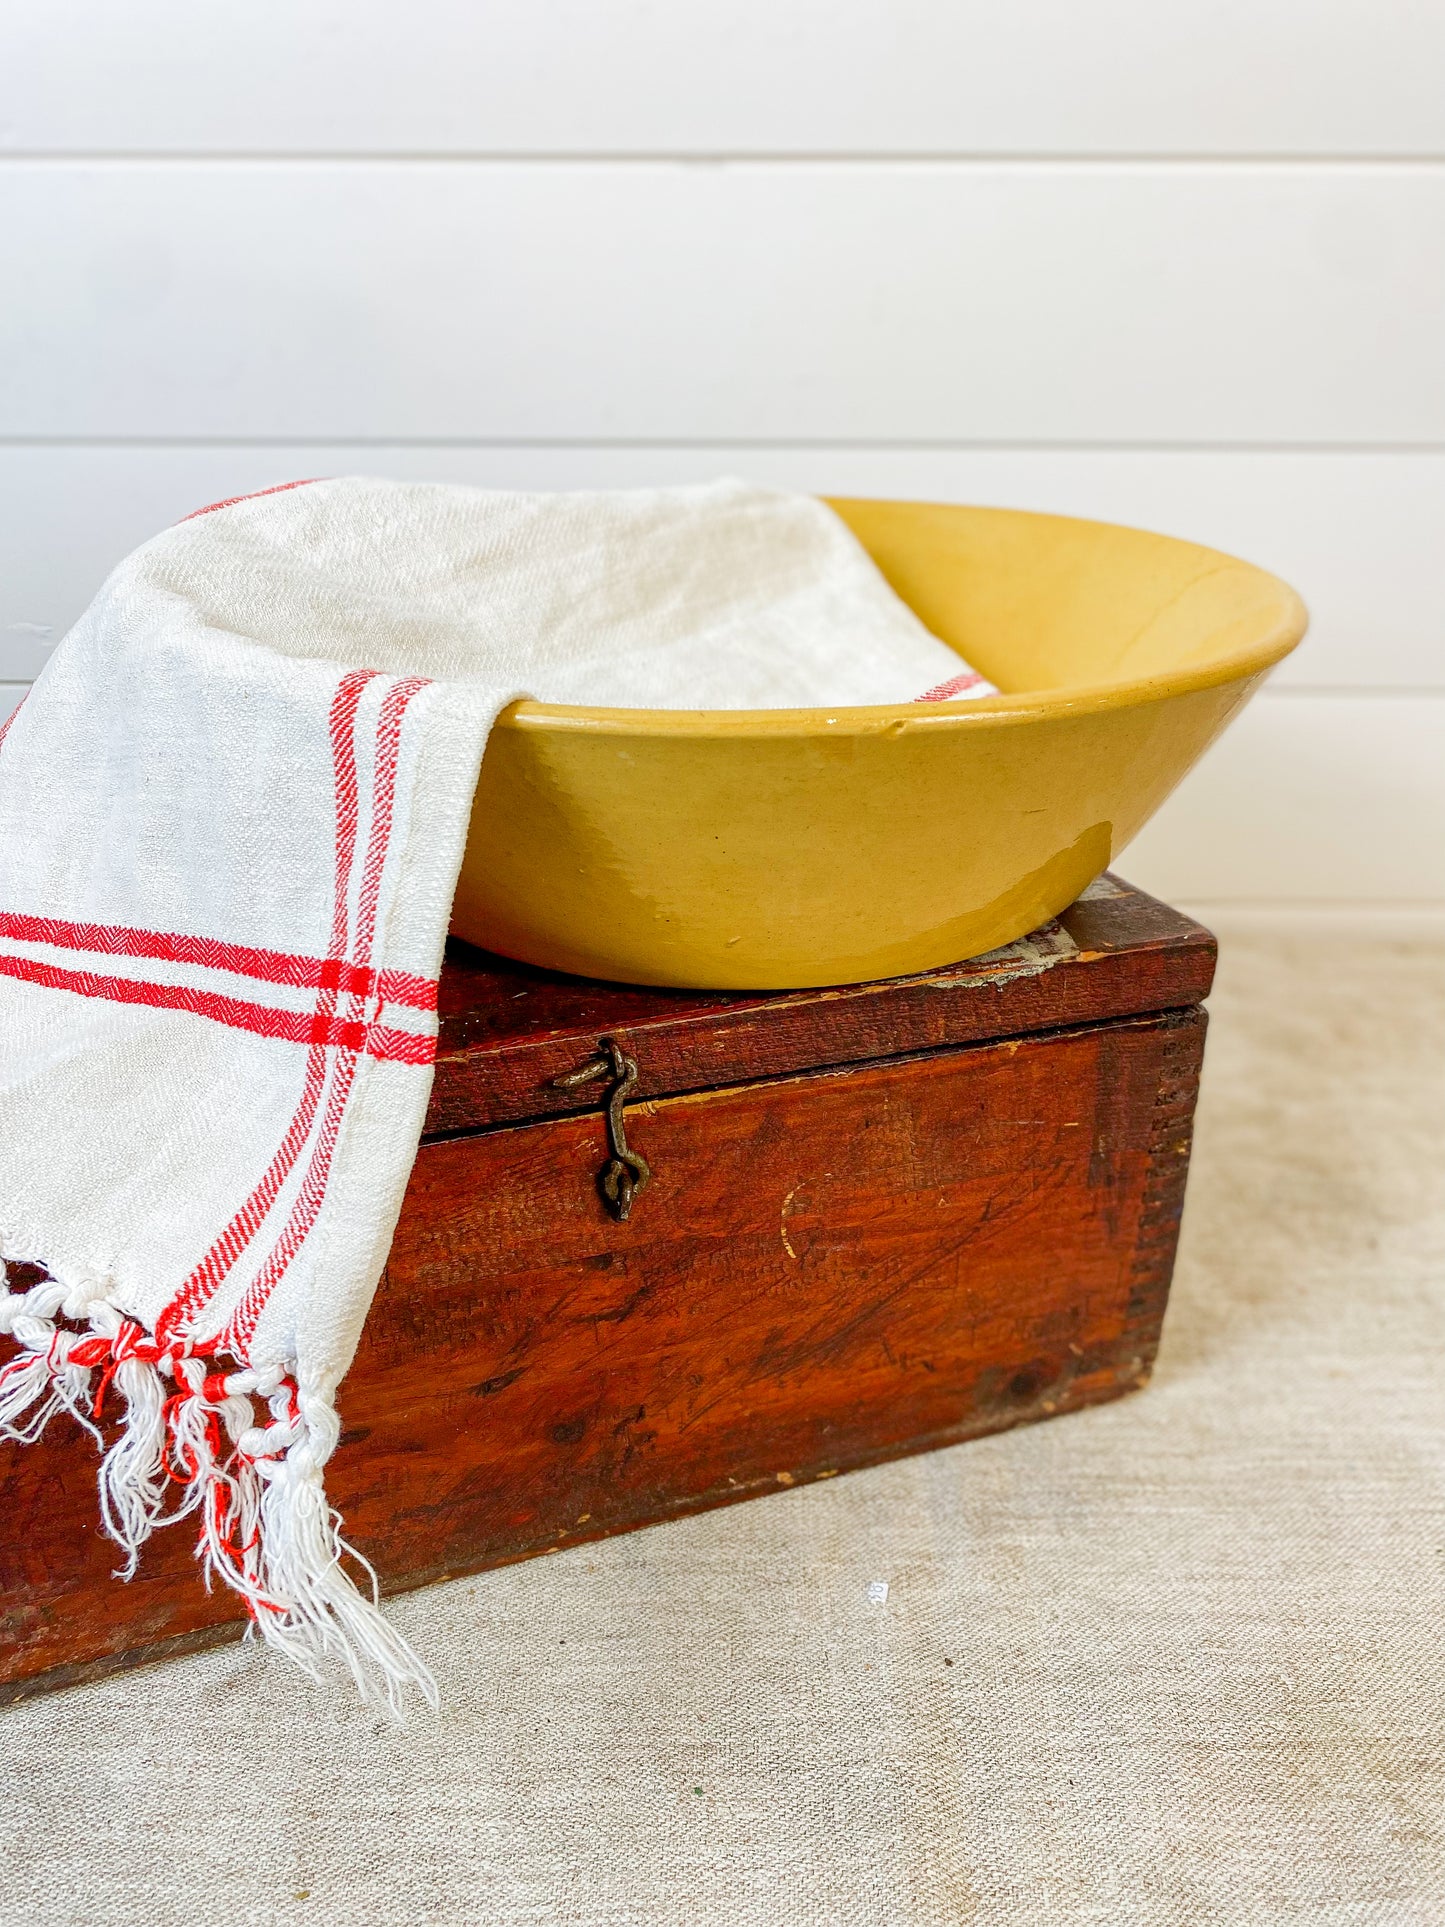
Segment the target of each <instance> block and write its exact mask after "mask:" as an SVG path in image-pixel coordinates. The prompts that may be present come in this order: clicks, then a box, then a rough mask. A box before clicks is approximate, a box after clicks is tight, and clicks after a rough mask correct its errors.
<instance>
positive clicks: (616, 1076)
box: [552, 1037, 652, 1223]
mask: <svg viewBox="0 0 1445 1927" xmlns="http://www.w3.org/2000/svg"><path fill="white" fill-rule="evenodd" d="M608 1077H610V1078H611V1079H612V1089H611V1090H610V1091H609V1092H608V1093H607V1143H608V1147H609V1149H610V1150H611V1152H612V1161H611V1163H610V1164H609V1165H608V1166H607V1168H606V1170H605V1171H603V1172H602V1173H601V1175H600V1176H599V1177H598V1180H597V1183H598V1187H599V1189H600V1190H601V1192H602V1195H603V1197H604V1198H605V1199H606V1200H607V1204H608V1208H609V1209H610V1210H611V1212H612V1215H613V1217H614V1218H616V1219H617V1220H618V1221H619V1222H620V1223H626V1221H627V1219H628V1218H629V1217H631V1215H632V1203H633V1199H634V1198H636V1196H637V1194H638V1192H639V1191H641V1190H642V1189H643V1187H644V1185H646V1184H647V1183H648V1181H649V1179H650V1178H651V1177H652V1168H651V1166H650V1165H649V1164H648V1162H647V1159H646V1158H645V1157H643V1156H641V1155H640V1153H638V1152H637V1151H634V1150H632V1149H631V1148H630V1147H629V1145H628V1142H627V1131H626V1128H625V1126H624V1124H623V1121H622V1107H623V1105H624V1104H625V1103H626V1102H627V1100H628V1098H629V1097H631V1095H632V1093H633V1091H635V1090H636V1088H637V1059H636V1058H635V1057H628V1056H625V1055H624V1053H623V1050H622V1046H621V1045H620V1044H619V1043H618V1041H617V1039H616V1038H615V1037H599V1038H598V1040H597V1055H596V1056H595V1057H593V1058H592V1059H590V1061H589V1062H587V1063H586V1064H584V1065H583V1066H582V1068H581V1069H580V1070H576V1071H568V1072H567V1073H566V1075H565V1076H563V1077H554V1078H553V1079H552V1088H553V1089H554V1090H558V1091H569V1090H575V1089H576V1087H577V1086H578V1085H579V1084H592V1083H595V1082H596V1081H597V1080H598V1079H600V1078H608Z"/></svg>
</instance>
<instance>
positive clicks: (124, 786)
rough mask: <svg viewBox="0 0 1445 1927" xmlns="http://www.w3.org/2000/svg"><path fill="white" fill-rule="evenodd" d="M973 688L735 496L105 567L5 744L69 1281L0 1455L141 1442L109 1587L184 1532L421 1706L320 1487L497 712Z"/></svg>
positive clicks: (406, 1129) (280, 541) (656, 501)
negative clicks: (49, 1443) (67, 1442)
mask: <svg viewBox="0 0 1445 1927" xmlns="http://www.w3.org/2000/svg"><path fill="white" fill-rule="evenodd" d="M960 671H961V665H960V663H959V660H958V658H957V656H955V655H954V654H953V653H952V651H950V650H949V649H948V648H947V647H946V646H945V645H944V644H942V643H941V642H939V641H938V640H937V639H936V638H934V637H933V636H931V635H930V634H929V633H928V632H927V631H926V630H925V629H924V628H923V627H922V625H921V624H920V623H919V622H918V621H917V620H916V619H915V618H914V616H913V615H912V614H911V613H910V612H909V610H907V609H906V608H905V607H904V605H903V604H902V603H901V602H900V601H899V600H898V599H897V598H896V597H895V596H894V595H893V594H892V592H891V591H890V590H889V589H888V587H887V585H886V584H885V583H884V581H883V579H882V577H881V576H880V575H879V573H878V572H877V570H876V569H875V568H874V566H873V564H872V563H871V562H870V561H869V559H868V557H867V556H866V554H865V553H864V551H863V550H862V548H861V547H860V546H859V545H858V544H857V543H856V542H855V541H854V539H853V537H852V536H851V535H850V534H849V533H848V532H847V530H845V528H844V527H843V525H842V523H841V522H840V521H839V520H838V519H837V518H836V517H835V516H834V515H833V514H832V513H831V512H830V511H829V510H828V509H826V508H825V507H824V506H822V504H820V503H818V502H816V501H814V500H812V499H810V498H807V497H801V496H790V495H782V494H777V493H773V492H770V491H764V490H759V489H754V488H750V487H747V486H746V485H744V484H742V483H737V482H721V483H716V484H712V485H709V486H707V487H702V488H681V489H657V490H646V491H634V492H626V493H618V494H581V495H558V496H541V495H517V494H503V493H494V492H487V491H481V490H474V489H463V488H452V487H431V486H417V485H399V484H391V483H386V482H378V481H367V480H356V479H351V480H337V481H325V482H311V483H296V484H290V485H288V486H287V487H285V488H282V489H276V490H269V491H267V492H265V493H264V494H263V495H260V496H252V497H247V498H242V499H239V500H236V501H232V502H226V503H221V504H218V505H216V506H215V507H214V508H213V509H209V510H202V511H200V512H199V513H198V514H197V515H196V516H194V517H191V518H189V519H188V520H187V521H185V522H183V523H181V524H180V525H178V526H177V527H175V528H172V529H169V530H167V531H166V532H165V533H164V534H162V535H159V536H157V537H156V539H155V540H154V541H152V542H149V543H147V544H146V545H145V547H143V548H142V549H140V550H138V551H137V552H136V553H135V554H134V555H132V556H131V557H130V558H129V559H128V560H127V561H125V562H123V563H122V564H121V565H120V567H119V568H118V569H117V570H116V571H115V573H114V574H113V575H112V576H111V577H110V579H109V581H108V582H107V583H106V584H105V586H104V588H103V589H102V590H101V592H100V594H99V596H98V597H97V599H96V600H95V602H94V603H93V604H92V605H91V607H90V609H89V610H88V611H87V612H86V614H85V615H84V616H83V617H82V618H81V620H80V622H79V623H78V624H77V625H76V627H75V628H74V629H73V630H72V631H71V632H70V634H69V635H68V636H67V637H66V638H65V640H64V641H63V642H62V643H61V644H60V646H59V648H58V649H57V650H56V652H55V655H54V657H53V658H52V660H51V661H50V663H49V664H48V665H47V667H46V669H45V671H44V674H43V675H42V676H41V678H40V680H39V681H38V683H37V684H36V686H35V688H34V690H33V691H32V693H31V694H30V696H29V697H28V698H27V699H26V701H25V702H24V703H23V704H22V706H21V708H20V709H19V710H18V711H17V712H16V713H15V715H14V716H13V717H12V718H11V720H10V722H9V724H8V725H7V726H6V727H5V729H3V730H0V1256H3V1257H4V1258H5V1259H7V1260H10V1261H14V1262H17V1263H22V1264H33V1265H36V1266H38V1267H40V1268H41V1270H42V1272H43V1274H44V1276H43V1279H42V1281H41V1282H39V1283H36V1284H32V1285H31V1286H30V1287H29V1288H28V1289H17V1290H13V1291H0V1332H8V1333H9V1334H10V1336H11V1338H12V1339H13V1340H14V1341H15V1346H16V1349H15V1350H14V1352H13V1355H12V1356H11V1357H10V1358H9V1361H8V1363H6V1364H4V1365H3V1367H0V1435H6V1436H9V1437H11V1438H14V1439H21V1440H30V1439H33V1438H35V1437H36V1436H37V1435H38V1434H39V1433H40V1431H41V1430H42V1429H43V1428H44V1426H45V1425H46V1423H47V1422H48V1421H49V1420H50V1419H51V1418H52V1417H53V1416H55V1415H56V1414H57V1413H59V1412H60V1411H61V1410H62V1409H63V1410H64V1411H65V1412H67V1413H68V1414H69V1415H70V1416H71V1417H72V1418H73V1419H75V1420H77V1421H78V1422H79V1423H80V1424H81V1425H83V1426H85V1427H86V1428H87V1430H89V1431H91V1432H93V1433H94V1434H95V1437H96V1441H97V1443H98V1444H99V1445H101V1446H102V1447H103V1448H105V1444H106V1440H105V1435H103V1434H102V1431H101V1426H102V1424H106V1425H109V1424H110V1422H111V1421H112V1420H116V1421H117V1427H118V1429H116V1430H115V1432H114V1437H113V1442H112V1443H110V1444H109V1446H108V1449H104V1457H103V1460H102V1463H101V1469H100V1499H101V1507H102V1512H103V1516H104V1520H105V1524H106V1526H107V1527H108V1529H109V1530H110V1532H111V1533H112V1534H113V1535H114V1537H115V1538H116V1539H117V1540H118V1541H119V1543H120V1545H121V1546H122V1547H123V1548H124V1549H125V1553H126V1559H127V1573H129V1572H133V1571H134V1569H135V1565H136V1559H137V1555H138V1552H139V1548H140V1546H141V1543H142V1541H143V1540H144V1539H145V1538H146V1537H147V1535H148V1534H149V1533H150V1532H151V1530H152V1529H153V1528H154V1527H155V1526H156V1525H158V1524H159V1523H161V1522H162V1521H163V1520H164V1519H169V1518H171V1517H173V1516H174V1515H175V1514H176V1513H178V1512H179V1513H181V1514H190V1515H192V1517H193V1519H194V1522H195V1529H196V1531H197V1533H198V1536H199V1552H200V1556H201V1559H202V1561H203V1564H204V1567H205V1569H206V1573H207V1578H208V1579H209V1578H210V1576H211V1575H215V1576H217V1577H219V1578H220V1579H222V1580H224V1581H225V1582H226V1583H228V1584H229V1585H231V1586H233V1587H235V1588H236V1590H237V1591H238V1592H239V1593H240V1594H241V1595H242V1596H243V1597H244V1599H245V1601H246V1603H247V1606H248V1607H249V1609H250V1613H251V1616H252V1620H253V1623H254V1625H255V1627H256V1628H257V1629H258V1630H259V1632H260V1633H261V1635H262V1636H263V1637H264V1638H265V1639H267V1640H268V1641H269V1642H271V1643H272V1644H273V1645H274V1646H277V1647H279V1648H280V1649H282V1650H283V1651H284V1652H286V1653H288V1654H289V1655H290V1656H291V1657H293V1658H294V1659H296V1660H297V1661H299V1662H300V1663H301V1664H302V1665H303V1666H305V1667H307V1668H308V1669H309V1670H314V1668H315V1663H316V1661H317V1660H318V1659H320V1658H321V1657H322V1656H324V1655H326V1654H328V1653H334V1654H338V1655H340V1656H341V1657H342V1658H344V1659H345V1660H346V1661H347V1662H348V1663H349V1665H350V1668H351V1671H352V1673H353V1675H354V1677H355V1679H356V1682H357V1685H358V1687H359V1688H360V1690H361V1691H362V1693H363V1694H364V1695H367V1696H375V1695H376V1694H377V1692H378V1689H383V1690H384V1694H385V1697H386V1698H387V1700H389V1702H390V1703H391V1704H392V1705H393V1706H395V1705H396V1704H397V1700H398V1695H399V1693H400V1691H401V1689H402V1688H403V1687H404V1686H405V1685H406V1684H407V1683H408V1682H410V1683H411V1684H413V1685H415V1686H417V1687H419V1688H420V1689H421V1690H422V1691H423V1692H424V1693H426V1694H427V1695H428V1696H429V1697H431V1696H432V1695H433V1688H432V1686H431V1682H430V1678H429V1675H428V1674H427V1672H426V1669H425V1668H424V1667H423V1666H422V1664H421V1663H420V1662H419V1661H418V1660H417V1659H416V1657H415V1656H414V1655H413V1654H412V1653H411V1652H410V1651H409V1649H408V1648H407V1647H406V1645H405V1644H404V1642H403V1641H402V1640H401V1639H400V1637H399V1636H398V1635H397V1634H396V1633H395V1631H394V1630H393V1629H392V1628H391V1626H390V1625H389V1624H388V1622H387V1621H386V1619H385V1618H384V1617H383V1615H382V1614H381V1613H380V1612H379V1611H378V1610H377V1608H376V1605H375V1599H374V1591H373V1595H372V1597H370V1598H368V1597H366V1596H364V1595H363V1594H362V1593H361V1592H359V1591H358V1590H357V1589H356V1588H355V1587H354V1586H353V1584H352V1582H351V1580H350V1578H349V1577H348V1576H347V1573H346V1571H345V1569H344V1567H343V1564H342V1558H343V1554H344V1553H345V1552H346V1551H347V1548H346V1547H345V1545H344V1541H343V1540H342V1539H341V1537H340V1533H339V1524H340V1522H339V1521H338V1520H337V1519H336V1518H335V1516H334V1515H333V1514H332V1513H331V1511H330V1509H329V1507H328V1504H327V1501H326V1496H325V1491H324V1487H323V1483H322V1468H323V1466H324V1465H325V1462H326V1460H327V1458H328V1456H329V1455H330V1453H331V1451H332V1449H333V1447H334V1446H335V1444H336V1441H337V1437H338V1432H339V1422H338V1418H337V1411H336V1391H337V1386H338V1383H339V1381H340V1380H341V1378H342V1375H343V1374H344V1372H345V1371H346V1368H347V1366H348V1364H349V1363H350V1360H351V1357H352V1353H353V1351H354V1349H355V1346H356V1341H357V1337H358V1335H359V1332H360V1329H361V1325H362V1321H363V1319H364V1318H365V1316H366V1311H367V1307H368V1305H369V1304H370V1302H371V1297H372V1294H373V1292H374V1290H375V1287H376V1282H377V1279H378V1277H379V1275H380V1272H381V1269H382V1265H383V1263H384V1260H385V1257H386V1252H387V1246H388V1243H389V1241H390V1238H391V1233H392V1229H393V1226H394V1224H395V1221H396V1216H397V1212H398V1210H399V1209H400V1205H401V1199H402V1193H403V1190H404V1188H405V1184H406V1179H407V1175H408V1173H409V1171H410V1168H411V1164H412V1160H413V1157H414V1155H415V1153H416V1148H417V1142H418V1139H419V1135H420V1131H421V1126H422V1119H423V1115H424V1112H425V1108H426V1101H427V1094H428V1090H429V1087H430V1083H431V1065H432V1058H433V1055H434V1051H435V1041H436V985H437V976H438V972H439V970H440V967H441V960H442V946H443V942H444V940H445V937H446V929H447V920H448V916H449V913H450V907H451V899H452V893H453V890H454V888H455V884H456V878H457V871H458V867H459V864H460V860H461V855H462V848H463V843H464V840H465V837H466V832H467V823H468V815H469V810H470V806H471V801H472V795H473V791H474V789H475V787H476V780H477V771H478V767H479V764H480V761H481V757H482V752H483V750H484V748H485V746H486V740H487V734H488V731H489V729H490V727H491V724H492V721H493V719H494V718H495V717H496V715H497V713H498V711H499V710H500V709H501V708H503V707H504V706H505V705H506V704H507V703H509V702H511V701H512V700H513V699H515V698H516V697H518V696H522V695H528V696H535V697H538V698H540V699H543V700H552V701H563V702H588V701H594V702H601V703H604V704H606V705H608V706H612V707H617V706H634V707H657V706H662V707H675V708H756V707H794V706H799V705H809V704H822V703H828V704H840V703H885V702H901V701H907V700H909V699H910V698H917V697H919V696H920V694H921V695H922V696H923V697H925V698H927V699H931V700H944V699H946V698H949V697H952V696H954V695H964V694H989V693H992V691H991V689H990V688H989V686H988V685H987V684H984V683H982V682H981V680H979V679H977V678H972V676H971V672H969V671H967V670H962V673H960ZM117 1408H118V1409H117ZM360 1449H364V1448H360ZM174 1495H178V1496H174ZM0 1530H4V1531H7V1532H23V1531H24V1530H25V1521H24V1520H17V1519H10V1520H7V1521H5V1523H4V1525H3V1526H0Z"/></svg>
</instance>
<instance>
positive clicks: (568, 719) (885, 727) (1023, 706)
mask: <svg viewBox="0 0 1445 1927" xmlns="http://www.w3.org/2000/svg"><path fill="white" fill-rule="evenodd" d="M900 506H903V504H902V503H900ZM959 506H960V507H962V506H963V505H962V504H959ZM995 512H997V511H995ZM1004 512H1005V513H1009V514H1017V515H1020V516H1024V515H1029V514H1032V513H1034V511H1032V510H1027V509H1017V510H1009V511H1004ZM1040 519H1041V520H1044V519H1047V520H1050V521H1071V522H1076V523H1077V524H1079V526H1081V527H1090V526H1092V527H1095V528H1120V527H1126V526H1128V525H1126V524H1121V523H1106V522H1097V521H1093V520H1092V518H1089V517H1084V516H1044V515H1043V514H1042V513H1040ZM1135 532H1136V533H1140V534H1150V535H1152V536H1153V538H1154V540H1156V541H1158V542H1161V543H1162V542H1167V543H1171V544H1177V546H1178V547H1180V548H1192V549H1195V550H1196V551H1197V552H1199V553H1203V554H1210V555H1215V556H1217V557H1218V559H1219V561H1220V562H1221V563H1226V564H1228V565H1229V566H1230V567H1231V568H1234V569H1240V570H1246V571H1248V572H1249V573H1250V574H1251V575H1254V576H1256V577H1257V578H1258V579H1259V581H1260V583H1261V585H1268V586H1269V588H1271V589H1272V590H1273V591H1274V593H1275V609H1274V612H1273V617H1272V620H1269V621H1268V622H1267V625H1266V626H1265V628H1264V631H1263V633H1262V634H1261V635H1260V636H1259V637H1258V639H1257V640H1256V641H1254V642H1252V643H1250V644H1248V645H1246V646H1245V647H1243V648H1240V649H1235V650H1233V651H1231V652H1230V653H1228V654H1226V655H1221V656H1218V657H1216V658H1214V659H1213V660H1212V661H1208V662H1202V663H1196V664H1194V665H1193V666H1191V667H1189V668H1187V669H1183V668H1181V669H1178V670H1167V671H1162V672H1160V671H1156V672H1155V673H1153V674H1151V675H1147V676H1132V677H1111V678H1106V679H1103V680H1101V681H1097V682H1091V683H1077V684H1069V685H1068V686H1066V687H1064V688H1055V689H1037V690H1014V691H1011V692H1009V693H1007V694H1001V695H997V696H985V697H976V698H974V699H972V700H970V701H964V702H959V701H957V700H955V701H953V702H940V703H927V702H919V701H916V700H915V701H913V702H907V703H880V704H869V705H866V706H855V707H851V708H850V707H839V708H828V707H825V706H819V705H813V706H810V707H809V708H806V709H607V708H602V707H599V706H596V705H594V704H591V703H587V704H576V703H543V702H534V701H532V700H531V699H529V698H525V697H524V698H521V699H519V700H518V701H516V702H514V703H511V704H509V705H508V707H507V708H506V709H505V710H504V711H503V712H502V714H501V716H499V717H498V719H497V721H498V725H499V726H506V727H520V728H524V729H558V730H579V729H580V730H590V731H594V732H596V733H598V734H600V735H634V736H635V735H646V736H693V737H718V736H726V737H738V736H743V737H746V736H799V735H816V734H818V733H819V732H820V731H821V730H824V729H827V730H830V731H831V730H838V731H840V732H842V733H843V734H845V735H872V734H879V733H885V732H891V733H895V734H896V733H898V732H900V731H903V730H910V731H912V730H923V729H926V730H937V729H944V730H952V729H1000V728H1010V727H1012V726H1014V725H1016V724H1019V723H1027V722H1034V721H1037V720H1039V719H1041V718H1044V717H1063V716H1077V715H1094V714H1097V713H1099V712H1100V711H1105V710H1111V709H1129V708H1139V707H1143V706H1144V705H1146V704H1149V703H1154V702H1161V701H1166V700H1168V699H1170V698H1172V697H1175V696H1185V695H1189V694H1191V693H1193V692H1194V691H1196V690H1201V689H1216V688H1218V687H1219V686H1220V685H1221V684H1223V683H1232V682H1242V681H1244V680H1246V679H1248V678H1252V677H1255V676H1260V675H1263V674H1264V673H1265V671H1266V670H1268V669H1271V668H1273V667H1274V665H1275V664H1276V663H1277V662H1279V661H1281V660H1282V659H1283V658H1284V657H1285V656H1287V655H1288V654H1289V653H1290V651H1291V650H1292V649H1293V648H1294V647H1295V645H1296V643H1297V642H1298V641H1299V640H1300V638H1301V636H1302V635H1303V634H1304V632H1305V629H1306V628H1307V626H1308V623H1309V613H1308V611H1307V610H1306V608H1305V605H1304V603H1303V602H1302V601H1301V599H1300V597H1299V596H1298V595H1297V594H1296V593H1295V591H1294V590H1293V589H1292V588H1291V587H1290V586H1289V584H1288V583H1287V582H1283V581H1281V580H1280V578H1279V577H1278V576H1276V575H1271V574H1270V572H1269V571H1268V570H1267V569H1261V568H1259V567H1258V566H1257V565H1256V564H1255V563H1252V562H1245V561H1242V560H1241V559H1240V558H1239V557H1238V556H1233V555H1228V554H1226V553H1225V552H1224V551H1223V550H1219V549H1205V548H1203V546H1202V545H1201V544H1198V543H1193V542H1185V541H1183V540H1181V539H1180V538H1179V537H1177V536H1169V535H1158V534H1155V533H1154V531H1152V530H1138V531H1135ZM1262 613H1263V612H1262Z"/></svg>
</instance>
